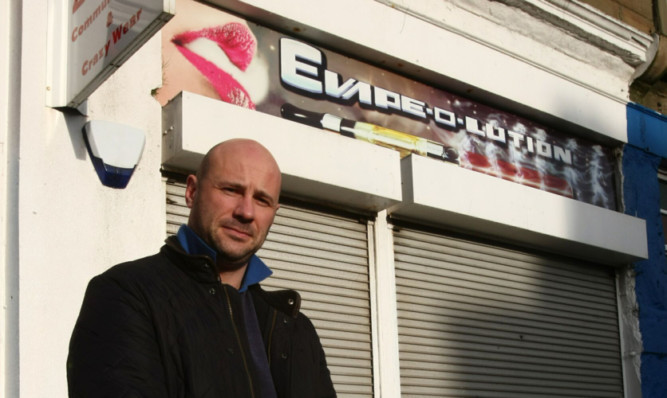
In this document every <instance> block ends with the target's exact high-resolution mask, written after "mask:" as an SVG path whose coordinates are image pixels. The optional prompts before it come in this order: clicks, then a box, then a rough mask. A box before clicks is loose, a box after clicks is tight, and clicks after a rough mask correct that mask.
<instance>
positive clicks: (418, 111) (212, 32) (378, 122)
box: [156, 0, 616, 210]
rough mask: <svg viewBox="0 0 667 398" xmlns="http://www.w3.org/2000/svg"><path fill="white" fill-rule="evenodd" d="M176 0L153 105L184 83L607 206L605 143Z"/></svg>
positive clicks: (610, 171) (610, 173)
mask: <svg viewBox="0 0 667 398" xmlns="http://www.w3.org/2000/svg"><path fill="white" fill-rule="evenodd" d="M176 6H177V8H178V14H177V16H176V17H175V18H174V19H173V20H172V21H171V22H169V23H168V24H167V25H166V26H165V27H164V29H163V34H162V38H163V68H164V70H163V77H164V81H163V86H162V87H161V88H160V89H159V90H158V92H157V94H156V98H157V99H158V101H160V103H161V104H162V105H164V104H166V103H167V102H168V101H169V100H170V99H171V98H173V97H174V96H176V95H177V94H178V93H179V92H181V91H190V92H194V93H197V94H201V95H205V96H208V97H211V98H215V99H218V100H221V101H225V102H228V103H232V104H236V105H239V106H243V107H246V108H250V109H255V110H257V111H260V112H265V113H269V114H272V115H275V116H278V117H282V118H286V119H289V120H292V121H295V122H298V123H304V124H307V125H310V126H313V127H317V128H319V129H323V130H326V131H330V132H334V133H337V134H341V135H344V136H347V137H351V138H355V139H359V140H364V141H367V142H371V143H374V144H377V145H382V146H385V147H388V148H392V149H395V150H397V151H399V153H400V154H401V156H407V155H408V154H411V153H414V154H418V155H423V156H428V157H432V158H435V159H439V160H442V161H447V162H452V163H455V164H458V165H459V166H460V167H464V168H467V169H471V170H474V171H477V172H481V173H486V174H489V175H492V176H495V177H498V178H503V179H506V180H509V181H513V182H515V183H519V184H522V185H526V186H530V187H534V188H536V189H541V190H545V191H549V192H552V193H555V194H559V195H563V196H566V197H570V198H574V199H577V200H580V201H584V202H587V203H591V204H594V205H596V206H601V207H604V208H608V209H614V210H615V209H616V199H615V187H614V185H615V184H614V181H615V172H614V169H615V167H614V164H615V160H614V156H613V151H612V149H610V148H606V147H604V146H601V145H598V144H595V143H592V142H589V141H587V140H584V139H581V138H579V137H575V136H568V135H567V134H564V133H563V132H560V131H556V130H554V129H551V128H549V127H546V126H542V125H540V124H538V123H535V122H533V121H531V120H528V119H526V118H523V117H521V116H518V115H514V114H511V113H508V112H504V111H500V110H497V109H494V108H492V107H489V106H487V105H485V104H482V103H479V102H475V101H471V100H469V99H467V98H465V97H462V96H459V95H455V94H453V93H450V92H447V91H444V90H440V89H437V88H434V87H430V86H428V85H425V84H422V83H420V82H416V81H414V80H411V79H408V78H406V77H403V76H400V75H398V74H394V73H392V72H389V71H386V70H383V69H380V68H377V67H374V66H371V65H369V64H366V63H363V62H360V61H357V60H354V59H352V58H349V57H345V56H343V55H341V54H337V53H335V52H332V51H328V50H326V49H324V48H321V47H319V46H317V45H314V44H311V43H307V42H304V41H301V40H298V39H295V38H293V37H289V36H288V35H284V34H281V33H278V32H276V31H273V30H270V29H267V28H265V27H263V26H259V25H256V24H254V23H250V22H248V21H245V20H243V19H242V18H239V17H237V16H234V15H230V14H227V13H225V12H222V11H220V10H219V9H216V8H213V7H209V6H206V5H204V4H201V3H198V2H195V1H192V0H178V1H177V4H176ZM341 156H343V154H341ZM434 183H437V182H434Z"/></svg>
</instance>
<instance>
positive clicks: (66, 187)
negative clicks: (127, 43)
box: [3, 1, 165, 398]
mask: <svg viewBox="0 0 667 398" xmlns="http://www.w3.org/2000/svg"><path fill="white" fill-rule="evenodd" d="M3 3H4V2H3ZM47 3H48V2H44V1H31V2H26V1H24V2H23V3H22V13H21V20H20V23H21V24H22V25H21V37H22V41H23V42H22V44H21V49H22V52H21V60H20V70H13V71H12V72H13V77H17V78H20V96H18V97H16V98H13V99H12V100H13V101H17V102H18V105H19V106H20V109H19V110H18V114H17V116H18V130H17V131H10V132H9V134H10V135H12V137H13V138H14V139H19V140H20V141H19V145H18V153H11V154H10V155H9V158H10V160H14V159H15V160H17V161H18V209H13V208H10V209H9V213H14V212H15V217H16V221H17V225H16V226H13V225H12V226H10V228H9V229H10V230H13V229H14V228H17V230H18V235H17V237H16V239H13V240H12V242H11V243H12V244H11V245H9V246H8V247H7V252H8V253H7V257H8V258H9V259H11V260H12V261H11V262H7V263H6V264H3V265H4V266H5V267H7V270H8V273H9V274H10V275H16V280H10V286H9V288H10V289H11V290H15V291H18V310H19V312H18V313H19V319H18V323H11V324H8V329H9V330H8V331H9V333H12V334H13V333H18V341H12V340H10V341H8V342H7V343H6V344H7V345H6V346H5V345H3V347H4V348H6V351H7V353H8V356H7V358H6V364H8V366H11V367H12V369H11V370H8V371H6V372H3V374H7V375H8V376H9V377H8V378H11V379H9V380H7V383H8V385H7V386H6V390H7V391H9V392H11V393H10V394H6V395H4V396H6V397H7V398H17V397H19V396H20V397H43V396H49V397H66V396H67V384H66V377H65V374H66V373H65V361H66V357H67V351H68V342H69V338H70V335H71V332H72V328H73V326H74V322H75V319H76V317H77V315H78V311H79V308H80V306H81V301H82V298H83V293H84V290H85V287H86V285H87V282H88V280H89V279H90V278H91V277H92V276H94V275H96V274H98V273H100V272H102V271H103V270H105V269H106V268H108V267H109V266H111V265H113V264H115V263H118V262H120V261H125V260H128V259H132V258H136V257H139V256H143V255H147V254H151V253H154V252H156V251H157V249H158V248H159V246H160V245H161V242H162V240H163V239H164V234H165V233H164V230H165V229H164V228H165V227H164V225H165V210H164V207H165V204H164V203H165V199H164V189H163V183H162V179H161V175H160V163H161V152H160V141H161V139H160V134H161V133H160V120H161V109H160V106H159V104H158V103H157V101H155V100H154V99H153V98H152V97H151V89H153V88H155V87H157V86H159V85H160V84H161V60H160V38H159V37H154V38H153V39H151V40H150V41H149V42H148V43H147V44H146V45H145V46H144V47H143V48H142V49H141V50H139V52H138V53H137V54H135V55H134V56H133V57H132V58H131V59H130V60H128V61H127V63H126V64H124V65H123V66H122V67H121V68H120V70H119V71H118V72H116V74H115V75H114V76H112V77H111V78H110V79H109V80H108V81H107V82H106V83H104V84H103V85H102V86H101V87H100V88H99V89H98V90H97V91H96V92H95V93H94V94H93V95H92V96H91V97H90V99H89V101H88V117H84V116H76V115H67V114H64V113H63V112H60V111H58V110H54V109H51V108H48V107H45V105H44V100H45V87H46V83H45V76H46V68H45V65H46V63H47V62H46V59H47V58H46V57H47V54H48V52H47V48H46V42H47V41H46V37H47V34H49V32H47ZM90 119H99V120H102V119H104V120H113V121H116V122H120V123H125V124H128V125H131V126H134V127H137V128H140V129H143V130H144V131H145V133H146V147H145V150H144V153H143V157H142V159H141V161H140V163H139V166H138V167H137V169H136V171H135V174H134V176H133V177H132V179H131V181H130V183H129V185H128V187H127V188H126V189H124V190H114V189H111V188H107V187H104V186H103V185H102V184H101V183H100V181H99V179H98V177H97V174H96V173H95V171H94V169H93V165H92V163H91V161H90V159H89V158H88V154H87V151H86V148H85V143H84V141H83V136H82V133H81V128H82V126H83V124H84V123H85V122H86V121H87V120H90ZM10 189H13V187H10ZM10 221H11V220H10ZM14 260H16V261H14ZM9 321H14V319H12V318H9ZM16 344H18V350H15V349H14V347H15V345H16ZM17 372H18V374H19V378H18V380H16V379H15V376H16V373H17ZM17 389H18V390H17Z"/></svg>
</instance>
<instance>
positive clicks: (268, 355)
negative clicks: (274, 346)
mask: <svg viewBox="0 0 667 398" xmlns="http://www.w3.org/2000/svg"><path fill="white" fill-rule="evenodd" d="M277 317H278V310H276V309H274V310H273V319H272V320H271V328H270V329H269V338H268V343H267V345H266V358H267V359H268V361H269V367H270V366H271V342H272V341H273V329H275V328H276V318H277Z"/></svg>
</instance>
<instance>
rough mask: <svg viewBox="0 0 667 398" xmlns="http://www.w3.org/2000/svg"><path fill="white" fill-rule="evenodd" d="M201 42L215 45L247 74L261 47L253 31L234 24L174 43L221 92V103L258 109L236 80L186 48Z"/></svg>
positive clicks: (188, 34)
mask: <svg viewBox="0 0 667 398" xmlns="http://www.w3.org/2000/svg"><path fill="white" fill-rule="evenodd" d="M199 38H206V39H209V40H212V41H213V42H215V43H216V44H217V45H218V47H220V49H221V50H222V51H224V52H225V54H226V55H227V57H228V58H229V60H230V62H231V63H232V64H234V65H235V66H236V67H238V68H239V69H240V70H241V71H245V70H246V69H247V68H248V65H249V64H250V61H252V58H253V56H254V55H255V50H256V49H257V43H256V42H255V39H254V37H253V35H252V33H251V32H250V29H248V27H247V26H245V25H243V24H240V23H238V22H230V23H228V24H225V25H223V26H216V27H212V28H206V29H202V30H199V31H193V32H184V33H181V34H179V35H176V36H174V38H173V39H172V40H171V41H172V43H174V44H175V45H176V48H178V50H179V51H180V52H181V54H183V56H185V58H187V60H188V61H190V63H191V64H192V65H194V67H195V68H197V69H198V70H199V72H201V73H202V74H203V75H204V76H205V77H206V78H207V79H208V81H209V82H210V83H211V85H212V86H213V87H214V88H215V90H216V91H217V92H218V95H219V96H220V99H221V100H223V101H225V102H229V103H231V104H235V105H240V106H243V107H246V108H250V109H255V104H254V103H253V102H252V100H251V99H250V95H249V94H248V92H247V91H246V89H245V88H244V87H243V86H242V85H241V84H240V83H239V82H238V81H236V79H234V77H232V76H231V75H230V74H229V73H227V72H225V71H224V70H222V69H220V68H219V67H218V66H217V65H215V64H214V63H212V62H210V61H209V60H207V59H206V58H204V57H202V56H201V55H198V54H196V53H194V52H193V51H191V50H190V49H188V48H187V47H186V45H187V44H188V43H190V42H192V41H193V40H195V39H199Z"/></svg>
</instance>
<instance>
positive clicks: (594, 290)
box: [394, 229, 623, 398]
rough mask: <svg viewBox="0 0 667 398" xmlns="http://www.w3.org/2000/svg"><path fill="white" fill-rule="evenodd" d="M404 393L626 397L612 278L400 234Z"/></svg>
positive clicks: (598, 270) (601, 270) (609, 273)
mask: <svg viewBox="0 0 667 398" xmlns="http://www.w3.org/2000/svg"><path fill="white" fill-rule="evenodd" d="M394 245H395V264H396V289H397V300H398V303H397V305H398V326H399V356H400V371H401V391H402V393H403V396H410V397H434V396H437V397H531V398H534V397H622V396H623V385H622V370H621V359H620V348H619V332H618V316H617V308H616V291H615V278H614V275H613V270H611V269H609V268H606V267H598V266H594V265H590V264H585V263H577V262H576V261H574V260H563V259H558V258H551V257H546V256H540V255H535V254H530V253H524V252H520V251H515V250H509V249H506V248H502V247H497V246H493V245H488V244H480V243H476V242H471V241H466V240H462V239H456V238H451V237H447V236H442V235H437V234H432V233H427V232H422V231H417V230H410V229H398V230H396V231H395V233H394Z"/></svg>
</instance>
